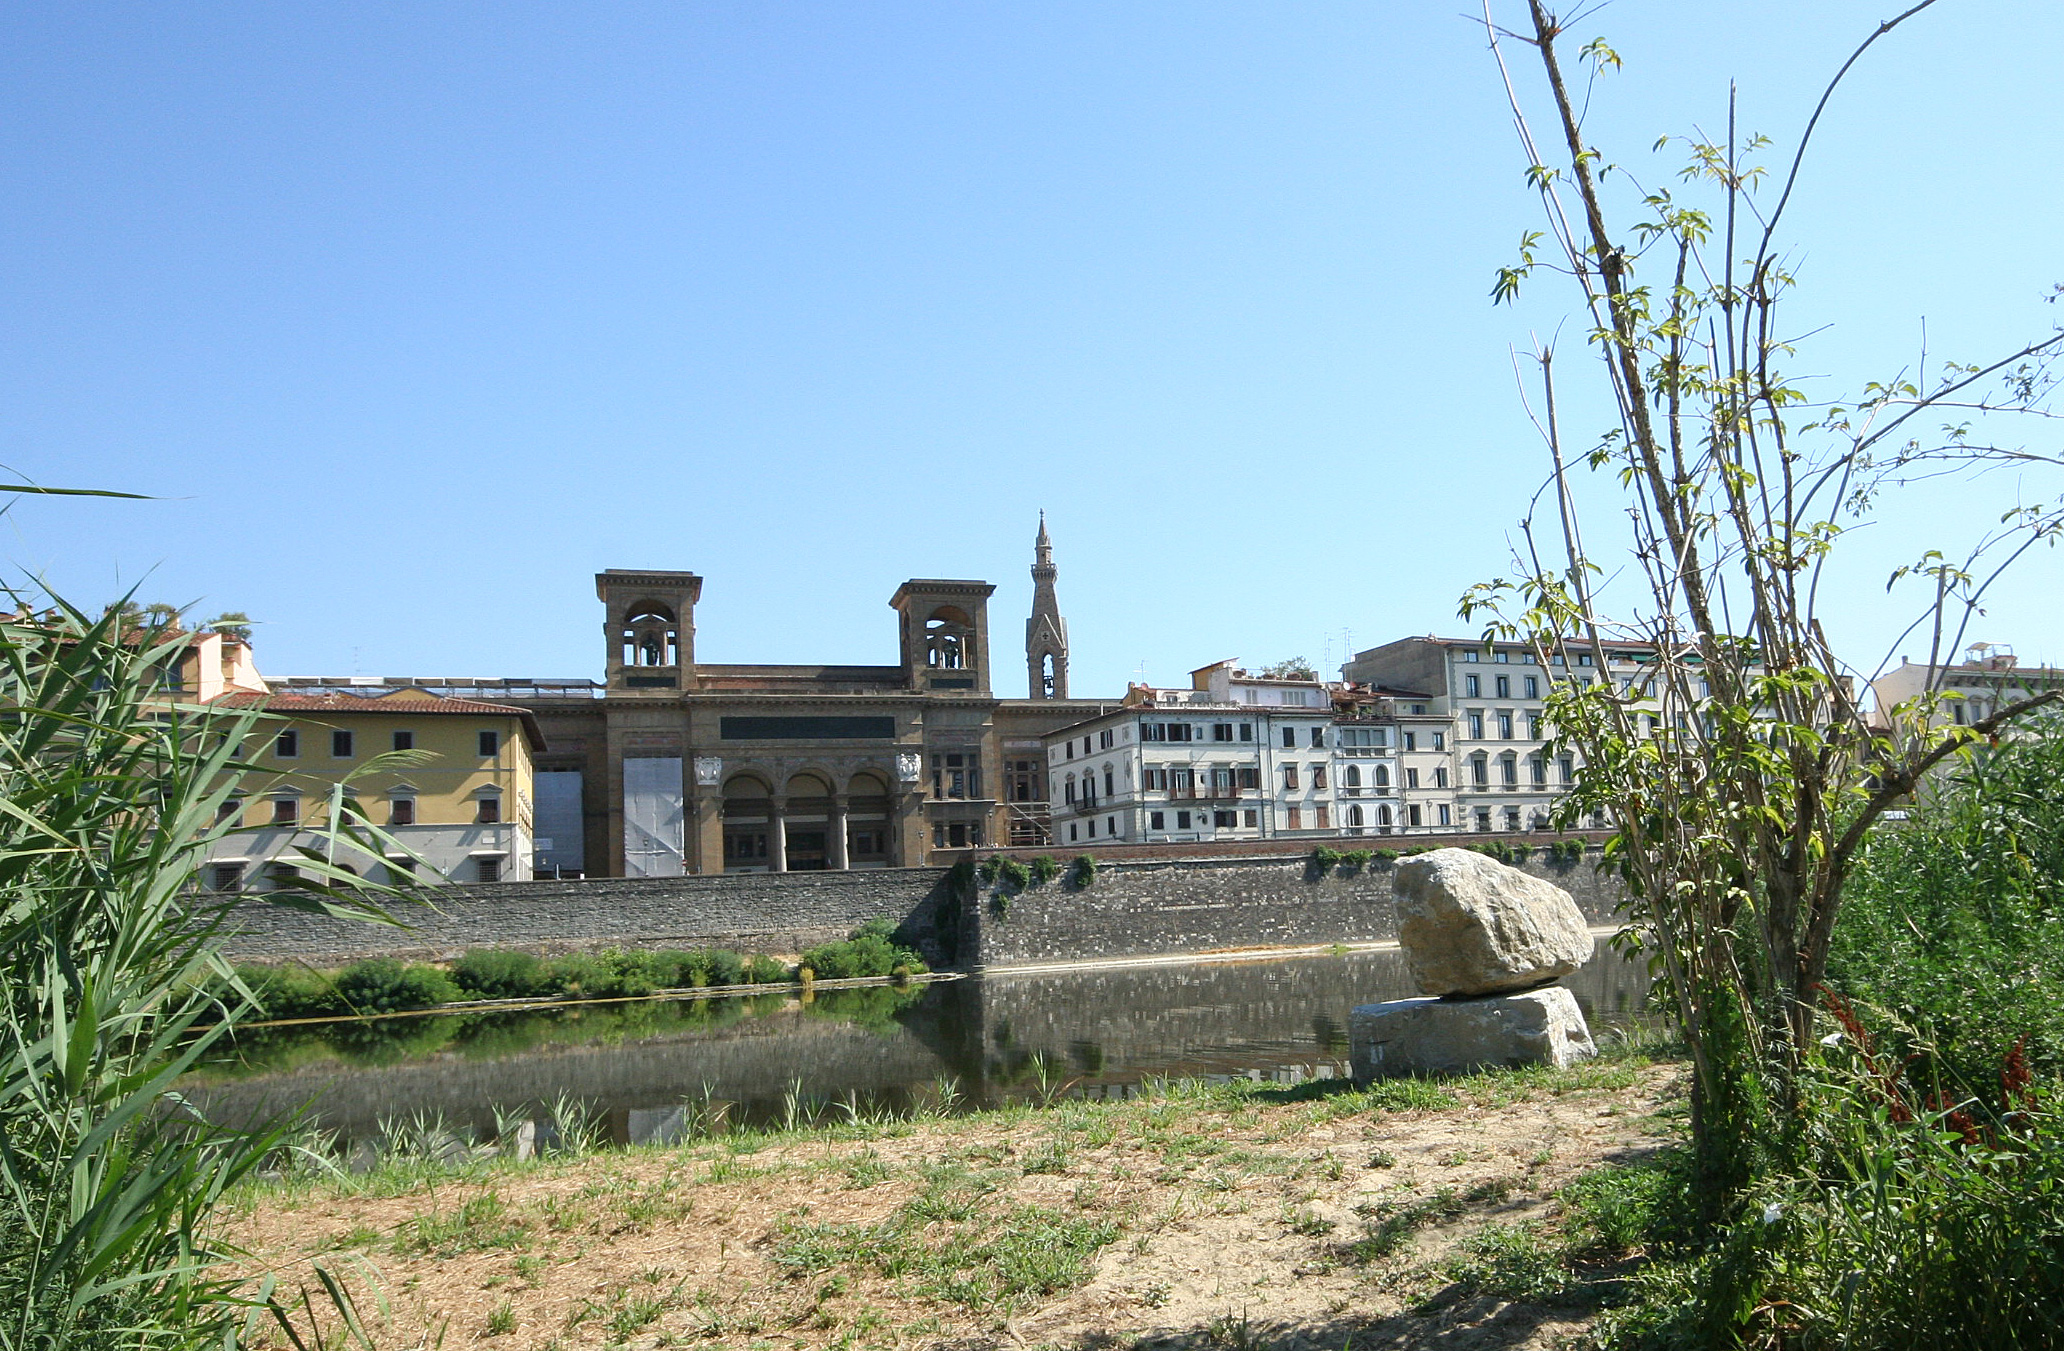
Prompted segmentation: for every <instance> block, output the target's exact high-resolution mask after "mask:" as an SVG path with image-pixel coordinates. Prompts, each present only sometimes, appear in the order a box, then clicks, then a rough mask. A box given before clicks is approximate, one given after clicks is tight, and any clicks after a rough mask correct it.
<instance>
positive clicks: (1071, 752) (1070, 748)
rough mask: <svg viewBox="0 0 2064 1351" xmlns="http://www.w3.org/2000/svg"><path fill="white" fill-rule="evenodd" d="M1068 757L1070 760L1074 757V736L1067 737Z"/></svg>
mask: <svg viewBox="0 0 2064 1351" xmlns="http://www.w3.org/2000/svg"><path fill="white" fill-rule="evenodd" d="M1068 758H1069V759H1070V760H1073V759H1074V758H1075V738H1074V737H1069V738H1068Z"/></svg>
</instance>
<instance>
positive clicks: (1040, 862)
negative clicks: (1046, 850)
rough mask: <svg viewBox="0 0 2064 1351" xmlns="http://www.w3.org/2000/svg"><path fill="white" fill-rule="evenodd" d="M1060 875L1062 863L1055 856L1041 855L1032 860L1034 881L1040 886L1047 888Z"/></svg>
mask: <svg viewBox="0 0 2064 1351" xmlns="http://www.w3.org/2000/svg"><path fill="white" fill-rule="evenodd" d="M1060 875H1061V865H1060V862H1059V860H1057V859H1055V858H1054V856H1053V855H1051V854H1041V855H1039V856H1038V857H1037V858H1035V859H1033V860H1032V880H1033V881H1034V882H1036V883H1038V884H1039V885H1040V886H1042V887H1043V886H1045V885H1046V884H1047V883H1048V882H1051V881H1053V880H1054V879H1055V878H1056V877H1059V876H1060Z"/></svg>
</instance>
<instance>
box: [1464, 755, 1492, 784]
mask: <svg viewBox="0 0 2064 1351" xmlns="http://www.w3.org/2000/svg"><path fill="white" fill-rule="evenodd" d="M1490 770H1491V762H1490V758H1489V757H1488V756H1483V755H1472V756H1470V757H1469V781H1470V782H1471V783H1473V784H1475V785H1476V786H1477V787H1478V788H1486V787H1489V786H1490V782H1491V772H1490Z"/></svg>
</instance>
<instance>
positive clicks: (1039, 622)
mask: <svg viewBox="0 0 2064 1351" xmlns="http://www.w3.org/2000/svg"><path fill="white" fill-rule="evenodd" d="M1057 575H1058V569H1056V568H1055V567H1054V561H1053V540H1052V538H1051V537H1049V536H1048V535H1047V533H1046V513H1045V512H1043V511H1042V512H1040V513H1039V538H1038V539H1036V540H1034V541H1033V543H1032V617H1031V618H1030V619H1028V620H1026V621H1025V679H1026V687H1027V693H1028V694H1030V696H1031V697H1032V698H1034V699H1065V698H1067V697H1068V621H1067V620H1065V619H1063V618H1061V603H1060V601H1059V600H1058V599H1056V598H1055V596H1054V578H1055V577H1056V576H1057Z"/></svg>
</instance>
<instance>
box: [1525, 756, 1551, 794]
mask: <svg viewBox="0 0 2064 1351" xmlns="http://www.w3.org/2000/svg"><path fill="white" fill-rule="evenodd" d="M1527 768H1528V769H1529V770H1530V771H1531V773H1532V777H1533V780H1534V787H1536V788H1545V787H1547V786H1548V760H1547V758H1546V757H1545V756H1540V755H1530V756H1528V757H1527Z"/></svg>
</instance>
